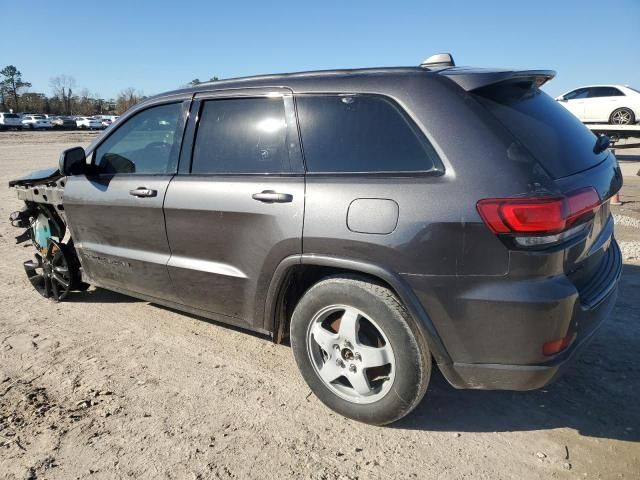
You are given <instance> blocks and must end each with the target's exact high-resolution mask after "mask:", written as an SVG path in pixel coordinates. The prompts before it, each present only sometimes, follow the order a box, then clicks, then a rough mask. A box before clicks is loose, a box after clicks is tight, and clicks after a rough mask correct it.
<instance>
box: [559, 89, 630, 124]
mask: <svg viewBox="0 0 640 480" xmlns="http://www.w3.org/2000/svg"><path fill="white" fill-rule="evenodd" d="M556 100H557V101H558V102H560V104H561V105H562V106H563V107H565V108H566V109H567V110H569V111H570V112H571V113H573V114H574V115H575V116H576V117H578V118H579V119H580V120H581V121H582V122H584V123H611V124H613V125H632V124H634V123H636V122H637V121H638V120H639V119H640V91H638V90H636V89H634V88H631V87H629V86H626V85H591V86H587V87H580V88H576V89H575V90H571V91H570V92H567V93H565V94H564V95H560V96H559V97H556Z"/></svg>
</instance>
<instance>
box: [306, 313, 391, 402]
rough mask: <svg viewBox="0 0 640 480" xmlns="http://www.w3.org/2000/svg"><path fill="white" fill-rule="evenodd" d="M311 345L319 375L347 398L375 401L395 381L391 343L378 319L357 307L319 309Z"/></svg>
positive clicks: (309, 331) (310, 332)
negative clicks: (376, 320) (377, 321)
mask: <svg viewBox="0 0 640 480" xmlns="http://www.w3.org/2000/svg"><path fill="white" fill-rule="evenodd" d="M307 349H308V352H309V357H310V359H311V364H312V365H313V368H314V370H315V372H316V374H317V375H318V377H319V378H320V379H321V380H322V382H323V383H324V384H325V386H326V387H327V388H329V390H331V391H332V392H333V393H335V394H336V395H338V396H339V397H341V398H343V399H344V400H347V401H350V402H353V403H373V402H375V401H377V400H380V399H381V398H382V397H384V396H385V395H386V394H387V393H388V392H389V390H390V389H391V386H392V385H393V381H394V378H395V374H396V372H395V370H396V369H395V367H396V361H395V356H394V353H393V349H392V348H391V344H390V343H389V340H388V339H387V337H386V335H385V333H384V332H383V330H382V329H381V328H380V326H379V325H378V324H377V323H376V322H375V320H374V319H372V318H371V317H369V316H367V315H366V314H365V313H363V312H361V311H360V310H358V309H356V308H354V307H351V306H346V305H331V306H329V307H326V308H323V309H322V310H321V311H319V312H318V313H317V314H316V315H315V316H314V317H313V319H312V321H311V323H310V324H309V328H308V329H307Z"/></svg>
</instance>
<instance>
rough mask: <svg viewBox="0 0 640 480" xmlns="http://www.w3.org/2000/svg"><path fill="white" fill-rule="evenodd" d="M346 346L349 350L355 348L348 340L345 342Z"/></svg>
mask: <svg viewBox="0 0 640 480" xmlns="http://www.w3.org/2000/svg"><path fill="white" fill-rule="evenodd" d="M344 346H345V347H347V348H353V345H351V342H349V341H348V340H347V341H346V342H344Z"/></svg>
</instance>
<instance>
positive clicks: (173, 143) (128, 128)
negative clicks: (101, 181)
mask: <svg viewBox="0 0 640 480" xmlns="http://www.w3.org/2000/svg"><path fill="white" fill-rule="evenodd" d="M183 127H184V121H183V116H182V103H170V104H166V105H159V106H157V107H151V108H148V109H146V110H143V111H141V112H140V113H137V114H136V115H134V116H133V117H131V118H129V119H128V120H127V121H126V122H125V123H123V124H122V125H120V127H119V128H118V129H117V130H115V131H114V132H113V133H112V134H111V135H110V136H109V137H108V138H107V139H106V140H105V141H104V142H103V143H102V144H101V145H100V146H99V147H98V148H97V149H96V151H95V157H94V158H95V163H96V165H98V166H99V167H100V171H101V172H103V173H110V174H114V173H136V174H148V175H153V174H169V173H175V171H176V167H177V165H178V156H179V154H180V143H181V140H182V130H183Z"/></svg>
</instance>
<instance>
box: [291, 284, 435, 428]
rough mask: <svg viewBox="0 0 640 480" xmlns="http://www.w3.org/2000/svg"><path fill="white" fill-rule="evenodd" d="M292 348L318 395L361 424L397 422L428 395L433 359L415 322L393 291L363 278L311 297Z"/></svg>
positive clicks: (319, 287) (297, 318)
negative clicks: (426, 393)
mask: <svg viewBox="0 0 640 480" xmlns="http://www.w3.org/2000/svg"><path fill="white" fill-rule="evenodd" d="M291 347H292V350H293V354H294V357H295V360H296V363H297V364H298V367H299V368H300V371H301V372H302V375H303V377H304V379H305V380H306V381H307V383H308V385H309V387H310V388H311V390H312V391H313V392H314V393H315V394H316V396H317V397H318V398H319V399H320V400H321V401H322V402H323V403H325V404H326V405H327V406H328V407H329V408H331V409H333V410H335V411H336V412H338V413H340V414H341V415H344V416H346V417H349V418H353V419H355V420H359V421H361V422H365V423H371V424H375V425H384V424H387V423H391V422H394V421H396V420H398V419H400V418H402V417H404V416H405V415H406V414H408V413H409V412H410V411H411V410H413V409H414V408H415V407H416V406H417V405H418V403H419V402H420V400H421V399H422V397H423V396H424V394H425V392H426V390H427V385H428V383H429V378H430V374H431V356H430V354H429V350H428V348H427V345H426V343H425V342H424V340H423V338H422V336H421V335H420V333H419V332H418V330H417V328H416V325H415V324H414V322H413V319H412V318H411V317H410V315H409V313H408V312H407V311H406V309H405V308H404V306H403V305H402V304H401V303H400V301H399V299H398V298H397V297H396V296H395V295H394V294H393V292H391V291H390V290H389V289H387V288H385V287H383V286H381V285H377V284H374V283H370V282H367V281H364V280H362V279H360V278H358V277H351V276H336V277H329V278H327V279H325V280H322V281H320V282H319V283H317V284H316V285H314V286H313V287H311V288H310V289H309V290H308V291H307V293H305V295H304V296H303V298H302V299H301V300H300V302H299V303H298V305H297V306H296V308H295V311H294V313H293V317H292V319H291Z"/></svg>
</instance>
